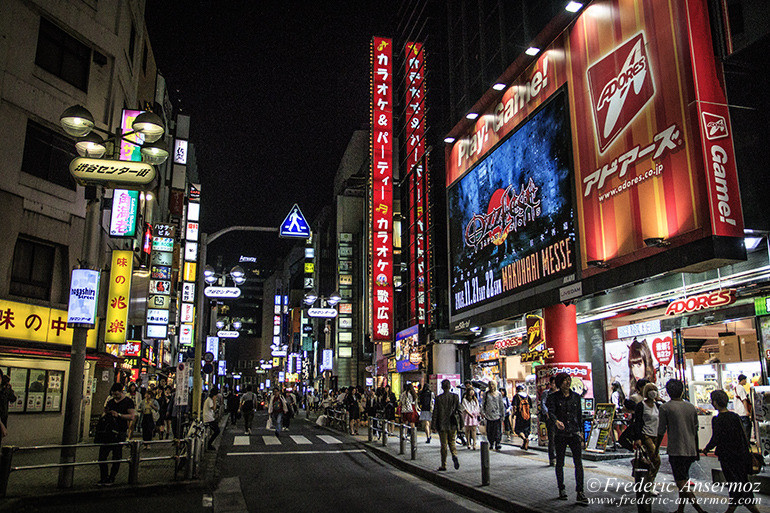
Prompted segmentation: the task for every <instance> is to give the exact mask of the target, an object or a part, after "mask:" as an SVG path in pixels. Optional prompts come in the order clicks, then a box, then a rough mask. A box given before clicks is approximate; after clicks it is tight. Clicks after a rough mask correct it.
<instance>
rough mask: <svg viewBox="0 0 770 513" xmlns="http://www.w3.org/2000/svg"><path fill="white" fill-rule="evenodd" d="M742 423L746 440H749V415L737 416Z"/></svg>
mask: <svg viewBox="0 0 770 513" xmlns="http://www.w3.org/2000/svg"><path fill="white" fill-rule="evenodd" d="M739 418H740V419H741V424H742V425H743V431H744V432H745V433H746V440H751V417H749V416H748V415H747V416H745V417H739Z"/></svg>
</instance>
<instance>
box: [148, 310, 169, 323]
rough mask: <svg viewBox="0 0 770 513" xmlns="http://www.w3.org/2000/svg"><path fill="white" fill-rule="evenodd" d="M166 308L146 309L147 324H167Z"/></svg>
mask: <svg viewBox="0 0 770 513" xmlns="http://www.w3.org/2000/svg"><path fill="white" fill-rule="evenodd" d="M168 312H169V311H168V310H157V309H155V308H148V309H147V324H168Z"/></svg>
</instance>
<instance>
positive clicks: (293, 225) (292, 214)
mask: <svg viewBox="0 0 770 513" xmlns="http://www.w3.org/2000/svg"><path fill="white" fill-rule="evenodd" d="M279 235H280V236H281V237H286V238H294V239H308V238H310V226H309V225H308V224H307V221H306V220H305V216H303V215H302V211H301V210H300V209H299V205H297V204H296V203H295V204H294V206H293V207H292V209H291V211H289V215H287V216H286V219H284V220H283V223H281V230H280V232H279Z"/></svg>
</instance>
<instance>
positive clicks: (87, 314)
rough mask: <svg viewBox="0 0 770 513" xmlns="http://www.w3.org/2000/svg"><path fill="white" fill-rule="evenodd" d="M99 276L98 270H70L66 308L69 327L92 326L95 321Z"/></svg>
mask: <svg viewBox="0 0 770 513" xmlns="http://www.w3.org/2000/svg"><path fill="white" fill-rule="evenodd" d="M100 276H101V273H100V272H99V271H94V270H91V269H73V270H72V279H71V284H70V300H69V305H68V308H67V323H68V324H70V325H71V327H77V326H81V327H89V328H92V327H93V326H94V324H95V323H96V307H97V303H98V301H99V277H100Z"/></svg>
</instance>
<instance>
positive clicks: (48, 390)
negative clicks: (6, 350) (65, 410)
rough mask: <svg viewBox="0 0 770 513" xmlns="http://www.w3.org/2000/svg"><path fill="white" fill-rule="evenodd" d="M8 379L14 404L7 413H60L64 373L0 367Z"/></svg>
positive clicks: (10, 405) (9, 406)
mask: <svg viewBox="0 0 770 513" xmlns="http://www.w3.org/2000/svg"><path fill="white" fill-rule="evenodd" d="M2 370H3V373H5V374H7V375H8V377H9V378H10V380H11V381H10V385H11V388H12V389H13V392H14V394H15V395H16V402H14V403H11V404H9V405H8V412H9V413H43V412H45V413H57V412H61V411H62V392H63V390H64V372H63V371H55V370H45V369H23V368H19V367H2Z"/></svg>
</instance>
